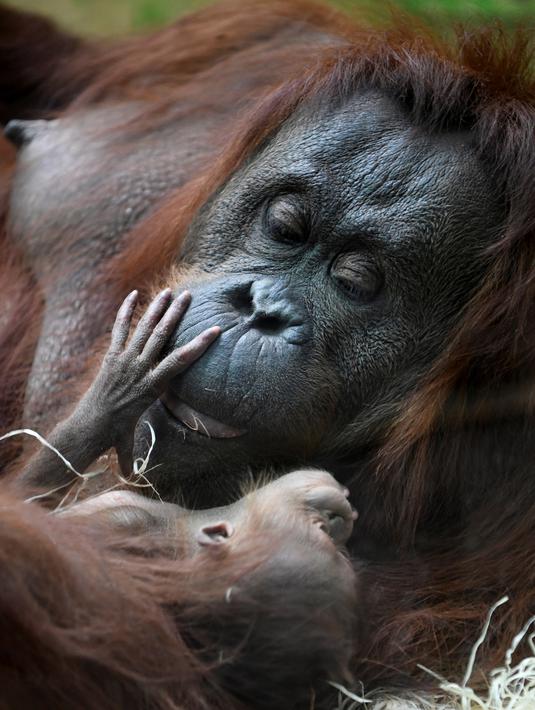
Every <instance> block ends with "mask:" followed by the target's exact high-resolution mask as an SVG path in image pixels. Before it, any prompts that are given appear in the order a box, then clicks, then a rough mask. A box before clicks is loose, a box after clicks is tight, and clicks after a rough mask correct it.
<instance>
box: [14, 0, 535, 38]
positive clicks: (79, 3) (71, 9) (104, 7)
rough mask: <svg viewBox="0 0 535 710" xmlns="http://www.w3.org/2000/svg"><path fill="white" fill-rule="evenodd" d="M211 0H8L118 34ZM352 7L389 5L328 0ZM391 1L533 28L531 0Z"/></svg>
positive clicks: (433, 16) (426, 11)
mask: <svg viewBox="0 0 535 710" xmlns="http://www.w3.org/2000/svg"><path fill="white" fill-rule="evenodd" d="M212 1H213V0H9V4H11V5H14V6H15V7H18V8H21V9H26V10H32V11H36V12H40V13H42V14H47V15H51V16H52V17H54V18H56V19H57V20H58V21H59V22H60V23H61V24H62V25H64V26H66V27H69V28H71V29H75V30H77V31H78V32H81V33H83V34H100V35H102V34H120V33H125V32H128V31H131V30H139V29H141V28H143V27H151V26H157V25H161V24H164V23H166V22H169V21H170V20H172V19H173V18H175V17H178V16H179V15H180V14H182V13H184V12H188V11H190V10H194V9H196V8H200V7H203V6H205V5H208V4H210V3H211V2H212ZM331 2H332V4H334V5H337V6H338V7H341V8H342V9H345V10H349V11H351V10H352V9H356V8H362V7H364V8H367V9H369V10H370V11H371V13H377V12H379V13H381V12H383V11H387V9H388V7H389V5H391V4H392V3H388V2H387V1H386V0H385V1H384V2H383V0H331ZM395 6H396V7H399V8H401V9H402V10H408V11H409V12H411V13H413V14H417V15H419V16H421V17H423V18H424V19H425V20H426V21H427V22H429V23H430V24H433V25H435V26H439V27H440V25H441V24H449V23H451V21H452V20H453V21H462V22H464V23H477V24H480V23H481V22H486V23H488V22H489V21H492V20H494V19H499V20H502V21H503V22H504V23H506V24H508V25H515V24H521V25H527V26H529V27H532V28H534V29H535V0H396V1H395Z"/></svg>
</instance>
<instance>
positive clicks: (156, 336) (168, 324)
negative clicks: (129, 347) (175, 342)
mask: <svg viewBox="0 0 535 710" xmlns="http://www.w3.org/2000/svg"><path fill="white" fill-rule="evenodd" d="M190 303H191V294H190V292H189V291H184V292H183V293H181V294H180V296H177V298H175V299H174V300H173V302H172V303H171V305H170V306H169V308H168V309H167V311H166V312H165V314H164V316H163V318H162V319H161V320H160V322H159V323H158V325H157V326H156V327H155V328H154V330H153V331H152V334H151V336H150V338H149V339H148V340H147V343H146V345H145V347H144V348H143V353H142V356H143V358H144V359H146V360H147V361H148V362H152V361H154V359H155V358H156V357H157V356H158V355H159V354H160V352H161V351H162V348H163V347H164V345H165V344H166V343H167V341H168V340H169V338H170V336H171V334H172V333H173V331H174V330H175V328H176V327H177V325H178V324H179V323H180V321H181V320H182V318H183V316H184V313H185V312H186V311H187V310H188V307H189V304H190Z"/></svg>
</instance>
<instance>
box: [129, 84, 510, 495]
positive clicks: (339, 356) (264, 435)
mask: <svg viewBox="0 0 535 710" xmlns="http://www.w3.org/2000/svg"><path fill="white" fill-rule="evenodd" d="M499 222H500V213H499V210H498V208H497V207H496V206H495V205H494V199H493V188H492V185H491V184H490V183H489V180H488V179H487V177H486V175H485V171H484V167H483V166H482V165H480V164H478V162H477V161H476V159H475V157H474V156H473V155H472V154H471V151H470V146H469V137H468V136H467V135H466V134H464V133H462V132H459V133H449V134H446V135H436V136H431V135H429V134H428V133H427V132H426V131H425V130H424V129H419V128H416V127H414V126H413V125H412V124H411V123H410V120H409V118H408V117H407V116H406V115H405V114H404V113H403V112H402V110H401V109H400V108H399V107H398V106H397V105H395V104H394V103H393V102H392V101H390V100H389V99H388V98H385V97H384V96H381V95H377V94H372V93H369V94H364V95H361V96H358V97H355V99H354V100H353V101H352V102H350V103H349V104H347V105H345V106H343V107H341V108H340V109H338V110H336V111H332V110H331V111H326V110H324V109H322V108H321V107H317V108H316V111H315V113H314V114H313V115H311V114H310V113H309V114H306V113H305V114H304V115H299V116H297V117H296V118H295V120H294V121H293V122H292V123H291V124H290V125H287V126H285V128H284V129H283V130H282V131H281V132H280V133H279V134H278V135H277V136H276V137H275V138H274V139H273V140H272V141H271V142H270V143H269V144H268V145H267V146H266V147H265V148H264V149H263V150H262V151H261V152H260V153H259V154H258V155H257V156H256V157H255V158H254V159H253V160H252V161H251V162H250V163H249V164H248V165H247V166H246V167H245V168H243V169H242V170H241V172H239V173H238V174H237V175H236V176H235V177H234V178H233V179H232V180H231V181H230V182H229V183H228V184H227V185H226V186H225V187H224V188H223V189H222V191H221V192H220V193H219V194H218V195H217V196H216V197H215V199H214V200H213V201H212V203H211V204H209V205H208V206H207V207H206V208H205V210H204V211H203V213H202V214H201V216H200V217H199V218H198V220H197V222H196V223H195V224H194V225H193V227H192V229H191V233H190V234H189V237H188V239H187V242H186V246H185V248H184V253H183V260H184V262H185V263H186V264H189V265H191V266H192V267H194V268H195V275H194V276H193V275H192V278H191V280H190V279H189V278H188V272H187V271H186V272H185V275H184V277H183V279H181V281H180V287H182V286H184V285H185V286H187V287H190V288H191V292H192V294H193V304H192V307H191V308H190V309H189V310H188V313H187V314H186V316H185V318H184V321H183V322H182V324H181V326H180V328H178V329H177V331H176V334H175V336H174V338H173V341H172V342H173V346H174V347H179V346H181V345H182V344H183V343H184V342H186V341H187V340H188V339H189V338H191V337H193V336H194V335H196V334H197V333H200V332H201V331H202V330H204V329H205V328H206V327H208V326H212V325H216V324H217V325H218V326H220V327H221V329H222V334H221V336H220V337H219V339H218V341H217V343H216V344H215V345H214V346H213V347H212V348H210V350H209V351H208V352H207V353H206V355H205V356H204V357H203V358H202V359H200V360H199V361H198V362H196V363H195V364H194V365H193V366H192V367H191V368H189V369H188V371H187V372H186V373H184V375H181V376H180V378H179V379H177V380H176V381H173V382H172V383H171V384H170V387H169V388H168V390H167V391H166V393H165V395H164V396H163V397H161V398H160V400H159V401H158V402H156V403H155V404H153V405H152V406H151V407H150V408H149V409H148V411H147V412H145V413H144V415H143V417H142V421H145V420H148V421H150V422H151V424H152V426H153V427H154V429H155V431H156V435H157V440H158V447H157V449H156V450H155V452H154V457H153V459H152V463H154V464H158V468H157V469H156V470H155V471H154V473H153V480H154V482H155V483H156V484H157V486H158V489H159V490H160V492H161V493H162V495H164V496H166V497H168V498H169V499H172V498H173V496H174V495H175V494H176V492H177V490H179V491H180V493H181V494H182V495H186V496H187V500H188V502H192V503H194V504H196V505H211V504H214V503H219V502H222V501H224V500H225V497H226V496H227V495H228V494H229V491H230V490H231V488H232V484H233V483H234V482H235V481H236V476H237V475H239V473H240V471H242V472H245V471H246V470H252V471H253V472H254V471H256V470H259V469H261V468H262V467H265V466H266V465H271V466H275V467H277V466H278V467H280V468H281V469H284V468H286V469H287V468H288V467H289V466H291V465H295V464H296V463H299V462H309V463H317V462H319V461H321V462H322V463H323V464H324V465H326V466H327V467H328V468H329V470H332V471H333V472H335V473H337V468H336V467H337V462H338V459H339V458H340V451H343V452H344V455H346V456H352V457H353V460H354V461H355V460H358V452H359V450H360V449H365V448H366V447H369V446H370V445H372V444H373V441H374V440H375V438H376V437H377V436H378V435H379V434H380V433H381V431H382V430H383V428H384V427H385V425H386V424H387V423H388V422H389V421H391V418H392V415H393V413H394V412H395V411H396V406H397V405H398V403H399V402H400V401H401V400H402V398H403V396H404V395H406V394H407V392H408V391H410V390H411V389H412V388H413V387H414V385H415V383H416V381H417V379H418V378H419V377H420V376H421V375H422V374H423V373H424V372H425V371H426V369H428V367H429V365H430V363H431V362H432V360H433V358H434V357H436V356H437V354H438V353H439V352H440V351H441V349H442V348H443V346H444V343H445V340H446V339H447V337H448V333H449V332H450V330H451V327H452V326H453V325H454V323H455V321H456V319H457V318H458V316H459V313H460V311H461V309H462V307H463V305H464V304H465V303H466V301H467V299H468V298H469V295H470V293H471V291H472V289H473V288H474V287H475V286H476V285H477V283H478V279H479V277H480V276H481V273H482V270H483V268H484V259H483V256H482V254H483V251H484V249H485V247H486V246H487V245H488V244H489V241H490V239H491V238H492V235H493V234H494V231H495V229H496V228H497V225H499ZM199 269H200V270H201V271H204V272H205V276H201V277H200V278H199V276H198V271H199ZM192 274H193V272H192ZM171 285H172V284H171ZM146 434H147V432H146V426H145V425H143V424H142V423H141V422H140V423H139V425H138V428H137V432H136V446H135V450H136V454H137V455H142V454H143V453H145V452H146V440H147V436H146Z"/></svg>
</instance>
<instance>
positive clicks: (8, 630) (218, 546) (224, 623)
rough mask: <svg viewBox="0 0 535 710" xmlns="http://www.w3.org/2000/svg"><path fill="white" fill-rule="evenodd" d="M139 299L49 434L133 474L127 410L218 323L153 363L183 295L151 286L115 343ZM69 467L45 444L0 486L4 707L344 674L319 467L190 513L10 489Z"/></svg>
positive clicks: (189, 698)
mask: <svg viewBox="0 0 535 710" xmlns="http://www.w3.org/2000/svg"><path fill="white" fill-rule="evenodd" d="M136 297H137V295H136V294H135V292H134V294H131V295H130V296H129V297H128V298H127V299H126V300H125V302H124V303H123V305H122V306H121V308H120V310H119V313H118V316H117V320H116V323H115V326H114V328H113V332H112V336H111V345H110V349H109V351H108V353H107V354H106V356H105V358H104V360H103V363H102V366H101V368H100V370H99V372H98V374H97V375H96V377H95V379H94V381H93V383H92V384H91V385H90V387H89V388H88V390H87V392H86V393H85V395H84V396H83V397H82V399H81V400H80V402H79V403H78V404H77V406H76V407H75V409H74V411H73V413H72V414H71V415H70V416H69V417H68V418H67V419H66V420H65V421H63V422H61V423H60V424H59V425H58V426H57V427H56V428H55V429H54V430H53V432H52V433H51V435H50V436H49V441H50V443H51V444H52V445H53V446H54V447H55V448H56V449H57V450H58V451H60V452H61V453H62V454H63V455H64V456H65V458H66V459H67V460H69V461H70V463H71V464H72V465H73V467H74V468H75V469H77V470H78V471H83V470H85V469H86V468H87V467H88V466H89V465H90V464H91V463H92V462H93V461H94V460H95V459H96V458H97V457H98V456H100V455H101V454H102V453H103V451H105V450H106V449H108V448H110V447H112V446H114V447H116V449H117V451H118V455H119V459H120V462H121V466H122V469H123V472H124V473H126V472H127V471H130V470H131V448H130V444H131V434H132V431H133V427H134V426H135V424H136V422H137V419H138V418H139V416H140V414H141V413H142V412H143V411H144V410H145V409H146V407H147V404H148V403H149V404H150V402H151V401H152V400H153V399H155V398H156V397H158V396H159V395H160V393H161V392H162V391H163V389H164V388H165V386H166V384H167V382H168V381H169V379H170V378H172V377H176V376H177V373H179V372H181V371H183V370H184V369H185V368H187V367H188V366H189V365H190V364H191V363H192V362H194V361H195V360H196V359H197V358H198V357H200V356H201V355H202V353H203V352H204V351H205V350H206V349H207V348H208V347H209V346H210V345H211V343H212V342H213V341H214V340H215V339H216V338H217V336H218V334H219V329H217V328H212V329H210V330H208V331H205V332H204V333H202V334H201V335H199V336H198V337H197V338H195V339H194V340H192V341H191V342H190V343H189V344H188V345H186V346H185V347H183V348H181V349H179V350H176V351H173V352H172V353H171V354H169V355H167V356H166V357H164V358H163V359H162V360H161V361H160V362H158V357H159V355H160V353H161V352H162V350H163V348H164V346H165V343H166V341H167V338H168V337H169V334H170V333H171V332H172V331H173V330H174V329H175V328H176V326H177V324H178V323H179V322H180V319H181V317H182V315H183V314H184V312H185V310H186V308H187V306H188V303H189V295H188V294H182V295H181V296H179V297H178V298H177V299H174V300H172V299H171V294H170V292H169V291H164V292H162V293H161V294H160V295H159V296H158V297H157V298H156V299H155V300H154V301H153V302H152V303H151V305H150V306H149V308H148V309H147V311H146V313H145V314H144V316H143V317H142V318H141V320H140V322H139V324H138V325H137V327H136V328H135V330H134V332H133V334H132V337H131V339H130V341H129V342H128V343H127V339H128V334H129V330H130V322H131V319H132V315H133V311H134V307H135V302H136ZM70 481H72V474H71V473H69V472H68V471H65V470H64V469H63V467H62V466H60V465H58V459H57V455H56V454H55V453H53V452H52V451H49V450H48V449H43V450H41V451H39V452H38V453H37V454H36V455H35V456H34V458H33V459H32V460H31V461H30V463H29V464H28V466H27V468H26V470H25V471H24V473H23V475H22V476H21V477H20V478H19V479H18V480H16V481H15V484H14V485H15V495H13V494H10V493H4V494H3V495H2V496H0V576H1V578H2V585H0V634H1V636H0V637H1V638H2V639H4V641H3V643H2V646H3V647H2V648H1V649H0V683H1V684H2V687H3V688H4V691H3V694H2V695H3V697H2V700H1V701H0V707H6V708H7V707H10V708H11V707H14V706H15V705H17V704H18V705H19V706H21V707H37V706H38V707H42V708H57V707H77V708H99V709H100V708H104V709H106V708H110V710H111V708H114V709H115V708H118V707H128V708H151V709H152V708H157V709H159V708H188V710H196V709H197V708H199V710H200V709H201V708H208V707H210V708H216V709H217V708H221V709H223V708H225V710H230V709H231V708H273V709H275V708H277V709H279V708H280V709H286V708H288V709H291V708H294V707H296V708H297V707H306V708H308V707H310V706H311V704H313V703H314V702H316V705H315V706H314V707H320V706H321V697H322V694H323V693H325V692H326V691H327V689H328V686H327V683H326V681H327V680H334V681H338V682H344V683H345V682H349V681H350V674H349V663H350V659H351V655H352V652H353V644H354V643H355V637H356V628H355V626H356V624H355V618H354V613H355V610H356V604H357V594H358V588H357V577H356V574H355V571H354V569H353V567H352V566H351V564H350V563H349V560H348V559H347V556H346V555H345V552H344V549H343V545H344V544H345V542H346V540H347V539H348V537H349V535H350V534H351V531H352V527H353V521H354V519H355V517H356V514H355V513H354V511H353V510H352V508H351V506H350V504H349V502H348V500H347V491H346V490H345V489H344V488H343V487H342V486H340V485H339V484H338V483H337V482H336V481H335V480H334V479H333V478H332V476H330V475H329V474H328V473H326V472H324V471H315V470H301V471H294V472H292V473H289V474H287V475H285V476H282V477H281V478H279V479H277V480H275V481H273V482H271V483H269V484H267V485H265V486H264V487H262V488H259V489H257V490H254V491H252V492H250V493H249V494H247V495H246V496H244V497H243V498H242V499H240V500H238V501H236V502H234V503H232V504H231V505H228V506H224V507H221V508H215V509H209V510H198V511H188V510H185V509H183V508H181V507H179V506H177V505H173V504H170V503H161V502H157V501H156V500H153V499H148V498H146V497H144V496H141V495H138V494H136V493H133V492H131V491H128V490H115V491H111V492H108V493H103V494H100V495H96V496H93V497H90V498H88V499H86V500H84V501H82V502H81V503H78V504H76V505H73V506H70V507H67V508H66V509H63V510H62V511H60V512H56V513H50V512H46V511H45V510H43V508H42V507H41V506H38V505H37V504H36V503H35V502H29V503H28V502H22V500H21V493H23V494H24V497H27V494H28V493H29V492H31V493H34V494H35V492H36V491H37V492H39V491H41V492H44V491H47V490H48V491H55V490H56V491H57V490H58V489H62V488H63V487H64V486H65V485H66V484H67V483H69V482H70ZM53 499H54V493H53V494H52V500H53ZM259 688H261V689H262V691H261V692H259V690H258V689H259ZM2 703H4V705H2Z"/></svg>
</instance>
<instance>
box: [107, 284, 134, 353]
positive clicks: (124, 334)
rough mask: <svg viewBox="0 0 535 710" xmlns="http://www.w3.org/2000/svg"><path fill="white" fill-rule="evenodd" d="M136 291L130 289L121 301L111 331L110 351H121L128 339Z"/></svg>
mask: <svg viewBox="0 0 535 710" xmlns="http://www.w3.org/2000/svg"><path fill="white" fill-rule="evenodd" d="M137 297H138V291H137V290H136V291H132V292H131V293H129V294H128V296H127V297H126V298H125V299H124V301H123V302H122V304H121V306H120V308H119V310H118V311H117V316H116V317H115V323H114V324H113V328H112V331H111V341H110V347H109V350H110V352H114V353H116V352H121V350H122V349H123V348H124V344H125V343H126V341H127V340H128V333H129V332H130V324H131V323H132V316H133V314H134V310H135V307H136V303H137Z"/></svg>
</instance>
